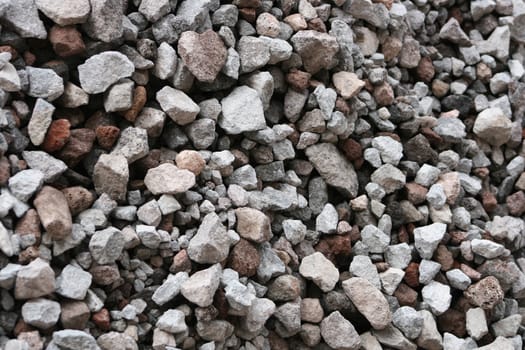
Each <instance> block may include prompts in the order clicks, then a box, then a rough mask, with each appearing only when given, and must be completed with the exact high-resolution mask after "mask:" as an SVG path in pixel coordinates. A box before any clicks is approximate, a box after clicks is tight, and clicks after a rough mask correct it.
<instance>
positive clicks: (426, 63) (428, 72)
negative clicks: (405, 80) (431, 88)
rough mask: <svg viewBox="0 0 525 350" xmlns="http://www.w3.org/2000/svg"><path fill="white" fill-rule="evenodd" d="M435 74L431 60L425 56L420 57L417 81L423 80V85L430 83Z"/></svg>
mask: <svg viewBox="0 0 525 350" xmlns="http://www.w3.org/2000/svg"><path fill="white" fill-rule="evenodd" d="M435 74H436V70H435V69H434V64H433V63H432V59H431V58H430V57H426V56H425V57H422V58H421V60H420V61H419V64H418V65H417V76H418V77H419V79H421V80H423V81H424V82H425V83H430V82H431V81H432V78H434V75H435Z"/></svg>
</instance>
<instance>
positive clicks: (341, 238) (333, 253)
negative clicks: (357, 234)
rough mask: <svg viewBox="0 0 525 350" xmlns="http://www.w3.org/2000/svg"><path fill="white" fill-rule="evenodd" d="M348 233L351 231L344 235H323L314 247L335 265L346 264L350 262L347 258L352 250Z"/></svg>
mask: <svg viewBox="0 0 525 350" xmlns="http://www.w3.org/2000/svg"><path fill="white" fill-rule="evenodd" d="M350 235H351V233H347V234H345V235H323V236H322V238H321V239H320V240H319V243H317V244H316V245H315V247H314V249H315V250H316V251H318V252H321V253H323V254H324V256H326V258H327V259H329V260H330V261H332V262H333V263H334V264H336V266H339V265H342V266H347V265H349V264H350V261H349V260H350V254H351V252H352V245H351V239H350Z"/></svg>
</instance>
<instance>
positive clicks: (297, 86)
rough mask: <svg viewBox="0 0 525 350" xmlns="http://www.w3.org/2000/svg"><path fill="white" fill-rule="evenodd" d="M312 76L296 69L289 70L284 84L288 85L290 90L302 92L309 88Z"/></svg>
mask: <svg viewBox="0 0 525 350" xmlns="http://www.w3.org/2000/svg"><path fill="white" fill-rule="evenodd" d="M311 77H312V75H311V74H310V73H308V72H304V71H302V70H298V69H295V68H294V69H291V70H290V72H289V73H288V74H286V82H287V83H288V84H290V86H291V87H292V89H294V90H297V91H303V90H304V89H307V88H308V86H310V78H311Z"/></svg>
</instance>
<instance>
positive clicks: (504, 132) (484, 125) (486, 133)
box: [472, 107, 512, 146]
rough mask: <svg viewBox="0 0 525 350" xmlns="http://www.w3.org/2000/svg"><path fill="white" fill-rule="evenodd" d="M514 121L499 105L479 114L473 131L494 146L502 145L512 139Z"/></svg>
mask: <svg viewBox="0 0 525 350" xmlns="http://www.w3.org/2000/svg"><path fill="white" fill-rule="evenodd" d="M511 130H512V121H511V120H510V118H509V117H507V116H506V115H505V113H503V111H502V110H501V109H499V108H497V107H494V108H487V109H485V110H484V111H482V112H481V113H480V114H478V117H477V118H476V121H475V122H474V127H473V129H472V131H474V134H476V135H477V136H478V137H479V138H480V139H482V140H484V141H485V142H488V143H489V144H491V145H493V146H501V145H503V144H504V143H506V142H507V141H508V140H509V139H510V135H511Z"/></svg>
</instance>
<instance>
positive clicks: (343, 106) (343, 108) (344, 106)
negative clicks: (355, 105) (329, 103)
mask: <svg viewBox="0 0 525 350" xmlns="http://www.w3.org/2000/svg"><path fill="white" fill-rule="evenodd" d="M335 110H336V111H339V112H341V113H343V114H344V115H345V116H348V115H349V114H350V112H351V109H350V106H349V105H348V102H347V101H345V100H344V99H343V98H342V97H338V98H337V100H335Z"/></svg>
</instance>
